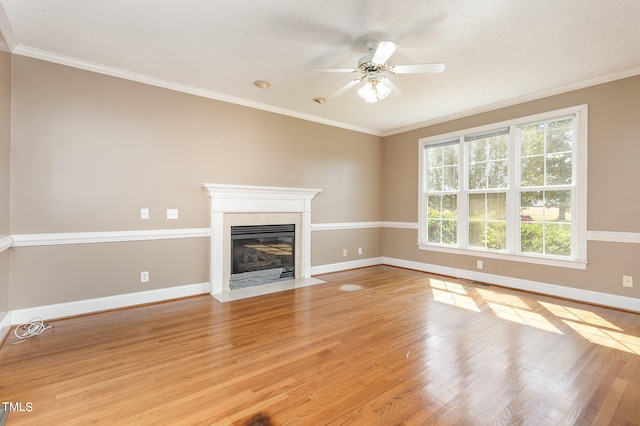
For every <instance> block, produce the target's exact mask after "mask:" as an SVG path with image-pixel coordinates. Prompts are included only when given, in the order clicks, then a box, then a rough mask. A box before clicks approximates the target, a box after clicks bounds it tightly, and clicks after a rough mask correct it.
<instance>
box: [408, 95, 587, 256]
mask: <svg viewBox="0 0 640 426" xmlns="http://www.w3.org/2000/svg"><path fill="white" fill-rule="evenodd" d="M586 110H587V108H586V105H585V106H579V107H574V108H568V109H565V110H560V111H553V112H550V113H545V114H539V115H536V116H531V117H525V118H522V119H518V120H512V121H509V122H502V123H497V124H494V125H490V126H484V127H482V128H476V129H469V130H464V131H461V132H457V133H455V134H447V135H441V136H436V137H430V138H425V139H421V140H420V148H421V149H420V168H421V173H420V175H421V177H420V198H421V201H420V220H419V246H420V248H422V249H426V250H436V251H447V252H454V253H461V254H471V255H475V256H478V255H480V256H490V257H496V258H505V259H509V260H518V261H527V262H534V263H543V264H550V265H557V266H568V267H574V268H584V267H585V265H586V211H585V208H586V146H587V145H586V112H587V111H586Z"/></svg>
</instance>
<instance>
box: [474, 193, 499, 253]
mask: <svg viewBox="0 0 640 426" xmlns="http://www.w3.org/2000/svg"><path fill="white" fill-rule="evenodd" d="M506 231H507V194H506V193H504V192H500V193H487V194H469V245H470V246H473V247H484V248H489V249H495V250H505V249H506V248H507V232H506Z"/></svg>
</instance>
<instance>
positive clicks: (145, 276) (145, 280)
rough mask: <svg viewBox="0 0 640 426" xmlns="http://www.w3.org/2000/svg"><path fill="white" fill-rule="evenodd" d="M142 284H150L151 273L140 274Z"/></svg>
mask: <svg viewBox="0 0 640 426" xmlns="http://www.w3.org/2000/svg"><path fill="white" fill-rule="evenodd" d="M140 282H141V283H148V282H149V271H143V272H140Z"/></svg>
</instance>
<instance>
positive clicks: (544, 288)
mask: <svg viewBox="0 0 640 426" xmlns="http://www.w3.org/2000/svg"><path fill="white" fill-rule="evenodd" d="M383 263H384V264H385V265H391V266H399V267H402V268H408V269H415V270H418V271H423V272H431V273H434V274H441V275H448V276H451V277H457V278H464V279H467V280H473V281H479V282H484V283H488V284H495V285H500V286H503V287H509V288H513V289H517V290H524V291H530V292H534V293H541V294H546V295H549V296H556V297H562V298H565V299H571V300H576V301H580V302H586V303H593V304H596V305H602V306H609V307H612V308H618V309H624V310H628V311H634V312H640V299H636V298H633V297H626V296H617V295H614V294H608V293H600V292H597V291H591V290H582V289H579V288H572V287H565V286H561V285H556V284H548V283H542V282H537V281H529V280H523V279H520V278H511V277H505V276H502V275H494V274H487V273H484V272H477V271H468V270H466V269H458V268H452V267H448V266H440V265H431V264H428V263H421V262H413V261H410V260H403V259H395V258H392V257H384V258H383Z"/></svg>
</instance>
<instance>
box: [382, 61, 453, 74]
mask: <svg viewBox="0 0 640 426" xmlns="http://www.w3.org/2000/svg"><path fill="white" fill-rule="evenodd" d="M442 71H444V64H443V63H441V62H440V63H437V64H413V65H396V66H393V67H391V68H389V72H390V73H392V74H419V73H434V74H435V73H439V72H442Z"/></svg>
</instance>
